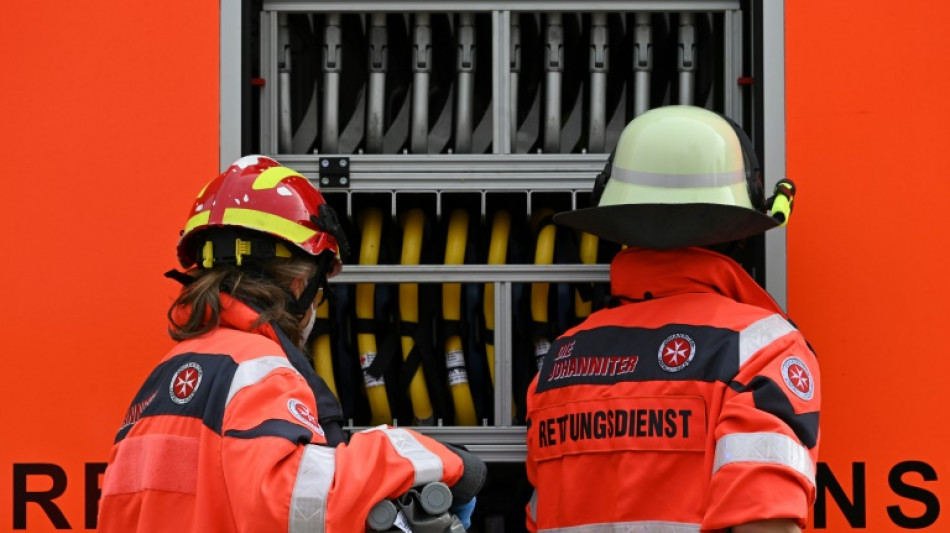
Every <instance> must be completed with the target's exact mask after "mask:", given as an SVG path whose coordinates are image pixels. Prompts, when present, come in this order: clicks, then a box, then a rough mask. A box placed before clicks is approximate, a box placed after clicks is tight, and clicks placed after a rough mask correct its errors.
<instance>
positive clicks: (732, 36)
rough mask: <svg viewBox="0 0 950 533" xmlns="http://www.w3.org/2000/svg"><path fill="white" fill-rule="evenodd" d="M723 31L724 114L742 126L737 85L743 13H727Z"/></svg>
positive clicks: (724, 18) (740, 65) (740, 93)
mask: <svg viewBox="0 0 950 533" xmlns="http://www.w3.org/2000/svg"><path fill="white" fill-rule="evenodd" d="M723 31H724V34H725V35H724V36H723V41H724V42H723V48H724V54H723V55H724V56H725V61H723V78H722V79H723V80H724V83H723V92H724V93H725V94H723V113H724V114H725V115H726V116H727V117H729V118H731V119H732V120H734V121H736V123H737V124H742V123H743V122H742V91H741V90H740V88H739V84H738V83H737V82H738V80H739V77H740V76H742V59H743V58H742V11H740V10H738V9H736V10H733V11H726V13H725V14H724V16H723Z"/></svg>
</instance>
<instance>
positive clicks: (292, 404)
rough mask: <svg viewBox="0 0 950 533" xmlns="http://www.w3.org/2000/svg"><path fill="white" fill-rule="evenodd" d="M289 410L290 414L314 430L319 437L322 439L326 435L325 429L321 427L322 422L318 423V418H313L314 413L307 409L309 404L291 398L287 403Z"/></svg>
mask: <svg viewBox="0 0 950 533" xmlns="http://www.w3.org/2000/svg"><path fill="white" fill-rule="evenodd" d="M287 410H289V411H290V414H291V415H292V416H293V417H294V418H296V419H297V420H299V421H300V422H301V423H302V424H303V425H305V426H307V427H308V428H310V429H312V430H313V431H314V432H315V433H316V434H317V435H320V436H321V437H322V436H323V435H324V433H323V428H322V427H320V422H318V421H317V419H316V417H314V416H313V413H311V412H310V408H309V407H307V404H305V403H303V402H301V401H300V400H298V399H296V398H291V399H290V400H288V401H287Z"/></svg>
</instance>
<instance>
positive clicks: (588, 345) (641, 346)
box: [538, 324, 739, 392]
mask: <svg viewBox="0 0 950 533" xmlns="http://www.w3.org/2000/svg"><path fill="white" fill-rule="evenodd" d="M738 371H739V334H738V333H737V332H735V331H732V330H730V329H724V328H715V327H711V326H689V325H683V324H669V325H665V326H663V327H660V328H656V329H648V328H635V327H620V326H605V327H600V328H594V329H590V330H584V331H579V332H577V333H576V334H574V335H572V336H569V337H561V338H559V339H558V340H556V341H555V342H553V343H552V344H551V349H550V350H549V351H548V353H547V355H545V356H544V361H543V363H542V365H541V370H540V375H539V377H538V392H544V391H546V390H550V389H556V388H560V387H565V386H568V385H611V384H614V383H621V382H631V381H633V382H636V381H708V382H712V381H721V382H724V383H728V382H729V381H731V380H732V379H733V378H734V377H735V375H736V374H737V373H738Z"/></svg>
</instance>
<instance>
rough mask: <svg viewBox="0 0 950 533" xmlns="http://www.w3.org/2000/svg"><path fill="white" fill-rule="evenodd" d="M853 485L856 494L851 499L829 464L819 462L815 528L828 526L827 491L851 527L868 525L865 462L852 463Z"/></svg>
mask: <svg viewBox="0 0 950 533" xmlns="http://www.w3.org/2000/svg"><path fill="white" fill-rule="evenodd" d="M851 486H852V491H853V493H854V494H853V496H852V498H851V499H848V495H847V494H846V493H845V490H844V488H843V487H842V486H841V484H840V483H838V480H837V479H835V476H834V474H832V473H831V469H830V468H828V465H826V464H825V463H818V470H817V472H816V474H815V488H816V490H817V492H818V495H817V497H816V498H815V529H823V528H826V527H827V526H828V498H827V496H826V493H827V494H830V495H831V498H832V499H833V500H834V502H835V504H836V505H837V506H838V508H839V509H841V513H842V514H843V515H844V518H845V520H847V521H848V524H850V525H851V527H853V528H865V527H867V516H868V498H867V481H866V476H865V466H864V463H851Z"/></svg>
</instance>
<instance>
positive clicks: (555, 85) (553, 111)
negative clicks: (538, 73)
mask: <svg viewBox="0 0 950 533" xmlns="http://www.w3.org/2000/svg"><path fill="white" fill-rule="evenodd" d="M546 16H547V27H546V28H545V35H544V94H545V97H544V151H545V152H547V153H551V154H556V153H558V152H560V151H561V74H562V73H563V71H564V27H563V26H562V15H561V13H548V14H547V15H546Z"/></svg>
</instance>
